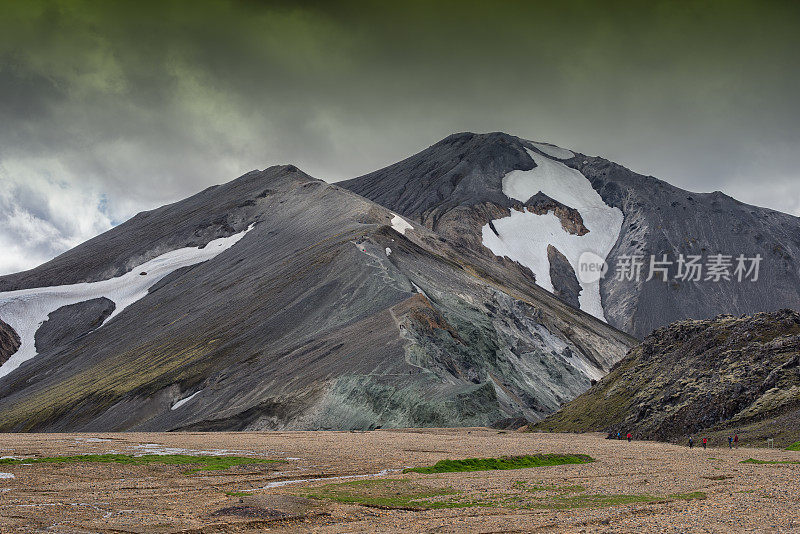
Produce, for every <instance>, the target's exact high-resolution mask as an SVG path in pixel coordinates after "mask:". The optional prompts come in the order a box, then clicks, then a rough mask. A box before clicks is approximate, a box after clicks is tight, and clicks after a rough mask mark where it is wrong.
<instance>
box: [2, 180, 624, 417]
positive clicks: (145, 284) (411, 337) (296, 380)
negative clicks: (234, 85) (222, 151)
mask: <svg viewBox="0 0 800 534" xmlns="http://www.w3.org/2000/svg"><path fill="white" fill-rule="evenodd" d="M486 209H487V210H488V211H487V213H489V212H491V210H495V209H496V210H499V211H497V212H494V213H500V212H502V210H503V208H502V206H496V207H494V208H492V207H489V206H488V205H487V208H486ZM0 288H2V289H3V292H0V319H3V320H6V321H7V322H8V323H9V325H10V326H12V327H14V328H15V330H16V331H18V332H22V334H21V335H20V336H19V337H20V339H21V346H20V347H19V349H18V350H17V351H15V354H14V356H12V358H13V360H9V361H7V362H5V363H4V365H3V366H0V375H2V376H0V428H1V429H2V430H7V431H10V430H23V431H24V430H49V431H57V430H72V431H77V430H91V431H98V430H109V431H113V430H133V429H137V430H175V429H197V430H241V429H275V428H295V429H319V428H337V429H367V428H375V427H381V426H383V427H387V426H454V425H484V424H489V423H492V422H493V421H496V420H499V419H503V418H508V417H520V416H522V417H525V418H527V419H529V420H536V419H539V418H541V417H543V416H544V415H546V414H549V413H551V412H553V411H554V410H555V409H557V408H558V406H559V405H560V404H561V403H563V402H565V401H567V400H569V399H572V398H574V397H575V396H577V395H578V394H580V393H581V392H583V391H585V390H586V389H587V388H588V387H589V385H590V382H591V381H592V380H597V379H599V378H600V377H601V376H603V375H604V374H605V373H606V372H608V370H609V369H610V368H611V366H612V365H613V364H614V363H615V362H616V361H618V360H619V359H620V358H622V357H623V355H624V354H625V353H626V352H627V350H628V349H629V348H630V346H632V344H633V340H632V339H631V338H629V337H628V336H626V335H624V334H622V333H621V332H619V331H617V330H615V329H613V328H611V327H609V326H607V325H606V324H604V323H602V322H600V321H597V320H596V319H594V318H592V317H590V316H588V315H586V314H583V313H581V312H579V311H576V310H574V309H573V308H571V307H570V306H568V305H566V304H564V303H563V302H561V301H559V300H558V299H556V298H555V297H553V296H552V295H551V294H549V293H547V292H545V291H543V290H541V289H540V288H538V287H537V286H536V285H535V284H534V283H533V278H532V276H531V272H530V270H529V269H526V268H523V267H521V266H520V265H519V264H517V263H515V262H512V261H509V260H504V259H502V258H497V257H495V256H494V255H492V254H486V253H485V252H484V251H482V250H481V249H480V248H476V247H468V246H464V243H463V242H461V241H458V240H457V239H456V240H453V239H449V238H448V237H447V236H442V235H439V234H437V233H436V232H432V231H431V230H430V229H428V228H426V227H424V226H422V225H419V224H409V222H407V221H405V220H403V219H402V218H401V217H399V216H398V215H397V214H396V213H393V212H392V211H390V210H388V209H386V208H384V207H381V206H379V205H377V204H375V203H373V202H371V201H368V200H366V199H364V198H363V197H360V196H358V195H356V194H354V193H352V192H350V191H347V190H345V189H342V188H340V187H337V186H335V185H329V184H326V183H324V182H322V181H319V180H315V179H313V178H311V177H309V176H307V175H305V174H304V173H302V172H300V171H298V170H297V169H296V168H295V167H292V166H284V167H273V168H270V169H267V170H265V171H254V172H252V173H248V174H246V175H244V176H242V177H241V178H239V179H237V180H234V181H232V182H229V183H227V184H224V185H222V186H218V187H214V188H210V189H208V190H206V191H203V192H202V193H199V194H198V195H195V196H193V197H190V198H188V199H186V200H184V201H181V202H178V203H175V204H171V205H169V206H164V207H162V208H159V209H157V210H153V211H151V212H145V213H142V214H139V215H137V216H136V217H134V218H133V219H131V220H130V221H128V222H126V223H124V224H122V225H120V226H118V227H116V228H114V229H113V230H111V231H109V232H107V233H105V234H102V235H100V236H98V237H97V238H94V239H92V240H90V241H89V242H87V243H84V244H83V245H80V246H79V247H76V248H75V249H73V250H71V251H68V252H67V253H65V254H63V255H61V256H59V257H58V258H56V259H55V260H53V261H51V262H49V263H47V264H45V265H43V266H41V267H39V268H37V269H34V270H32V271H28V272H25V273H19V274H16V275H11V276H8V277H3V278H0ZM39 323H43V324H42V325H41V326H39ZM15 325H16V326H15Z"/></svg>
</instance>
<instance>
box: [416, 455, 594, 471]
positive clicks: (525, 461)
mask: <svg viewBox="0 0 800 534" xmlns="http://www.w3.org/2000/svg"><path fill="white" fill-rule="evenodd" d="M594 461H595V460H594V458H592V457H591V456H587V455H585V454H534V455H529V456H505V457H501V458H467V459H466V460H440V461H438V462H436V464H434V465H432V466H429V467H414V468H410V469H405V470H404V471H403V472H404V473H423V474H432V473H458V472H463V471H495V470H506V469H525V468H528V467H545V466H551V465H567V464H587V463H590V462H594Z"/></svg>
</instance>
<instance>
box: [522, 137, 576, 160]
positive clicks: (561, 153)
mask: <svg viewBox="0 0 800 534" xmlns="http://www.w3.org/2000/svg"><path fill="white" fill-rule="evenodd" d="M531 144H532V145H533V146H535V147H536V148H537V149H539V150H541V151H542V152H543V153H544V154H545V155H546V156H550V157H551V158H556V159H572V158H574V157H575V153H574V152H572V151H571V150H567V149H566V148H561V147H560V146H556V145H550V144H547V143H537V142H536V141H531Z"/></svg>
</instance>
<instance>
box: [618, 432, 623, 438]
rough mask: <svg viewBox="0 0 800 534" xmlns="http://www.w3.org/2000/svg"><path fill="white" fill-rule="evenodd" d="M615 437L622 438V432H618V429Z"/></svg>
mask: <svg viewBox="0 0 800 534" xmlns="http://www.w3.org/2000/svg"><path fill="white" fill-rule="evenodd" d="M617 439H622V433H620V432H619V431H617Z"/></svg>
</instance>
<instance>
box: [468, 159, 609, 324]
mask: <svg viewBox="0 0 800 534" xmlns="http://www.w3.org/2000/svg"><path fill="white" fill-rule="evenodd" d="M561 150H563V149H561ZM528 154H530V156H531V158H533V161H534V162H535V163H536V167H535V168H534V169H532V170H530V171H511V172H510V173H508V174H507V175H505V177H503V193H504V194H505V195H506V196H508V197H509V198H513V199H515V200H520V201H522V202H526V201H527V200H528V199H530V198H531V197H532V196H533V195H535V194H537V193H539V192H540V191H541V192H542V193H544V194H545V195H547V196H549V197H550V198H552V199H553V200H557V201H558V202H561V203H562V204H564V205H566V206H569V207H571V208H574V209H576V210H578V212H579V213H580V214H581V217H582V218H583V224H584V226H586V228H587V229H588V230H589V233H587V234H585V235H582V236H578V235H574V234H570V233H569V232H567V231H566V230H565V229H564V228H563V227H562V226H561V221H560V220H559V219H558V217H556V216H555V214H553V213H552V212H548V213H546V214H544V215H536V214H535V213H531V212H529V211H528V210H527V208H526V209H525V210H524V211H521V212H520V211H516V210H511V215H510V216H509V217H504V218H502V219H496V220H494V221H492V223H493V224H494V227H495V228H496V229H497V232H498V233H499V234H500V235H499V237H498V236H497V235H495V233H494V232H493V231H492V229H491V228H490V227H489V225H488V224H486V225H485V226H484V227H483V228H482V234H483V244H484V246H486V247H487V248H489V250H491V251H492V252H493V253H494V254H496V255H498V256H507V257H508V258H510V259H512V260H514V261H517V262H519V263H521V264H522V265H525V266H526V267H528V268H530V270H531V271H533V273H534V274H535V275H536V281H537V283H538V284H539V285H540V286H541V287H542V288H544V289H546V290H547V291H550V292H552V291H553V283H552V281H551V279H550V262H549V260H548V258H547V246H548V245H553V246H554V247H556V248H557V249H558V250H559V251H560V252H561V253H562V254H563V255H564V256H565V257H566V258H567V260H568V261H569V263H570V265H571V266H572V268H573V269H574V270H575V274H576V276H577V277H578V281H579V282H580V284H581V292H580V295H579V297H578V302H579V304H580V307H581V309H582V310H583V311H585V312H586V313H589V314H591V315H594V316H595V317H597V318H598V319H601V320H603V321H605V314H604V313H603V306H602V303H601V300H600V281H599V280H595V281H591V282H587V281H583V280H581V276H580V274H579V261H578V260H579V258H580V256H581V254H582V253H584V252H593V253H594V254H597V255H598V256H600V257H601V258H603V260H604V261H605V260H606V258H607V257H608V254H609V253H610V252H611V249H612V248H613V247H614V244H615V243H616V242H617V239H618V238H619V233H620V230H621V229H622V221H623V215H622V211H620V210H619V208H612V207H611V206H609V205H607V204H606V203H605V202H603V199H602V198H601V197H600V195H599V194H598V193H597V191H595V190H594V189H593V188H592V185H591V183H589V180H588V179H587V178H586V177H585V176H584V175H583V174H581V173H580V172H578V171H576V170H575V169H571V168H569V167H567V166H566V165H564V164H563V163H561V162H558V161H554V160H552V159H550V158H547V157H544V156H541V155H540V154H536V153H535V152H533V151H531V150H528Z"/></svg>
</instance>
